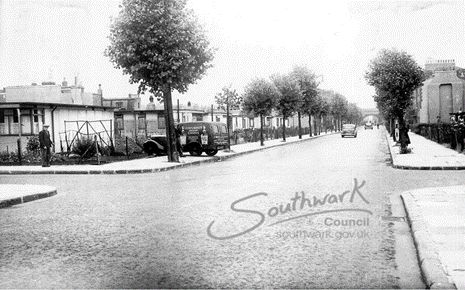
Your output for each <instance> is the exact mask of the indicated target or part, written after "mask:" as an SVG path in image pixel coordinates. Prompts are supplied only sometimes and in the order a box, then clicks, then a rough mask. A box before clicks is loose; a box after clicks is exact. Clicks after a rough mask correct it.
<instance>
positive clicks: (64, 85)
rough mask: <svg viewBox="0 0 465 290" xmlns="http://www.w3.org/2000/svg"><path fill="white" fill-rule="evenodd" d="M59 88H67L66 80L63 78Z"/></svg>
mask: <svg viewBox="0 0 465 290" xmlns="http://www.w3.org/2000/svg"><path fill="white" fill-rule="evenodd" d="M61 86H62V87H67V86H68V82H67V81H66V78H63V82H61Z"/></svg>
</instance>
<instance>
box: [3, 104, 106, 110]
mask: <svg viewBox="0 0 465 290" xmlns="http://www.w3.org/2000/svg"><path fill="white" fill-rule="evenodd" d="M8 106H9V107H10V108H11V107H12V106H13V107H14V108H21V107H25V106H42V107H48V106H58V107H74V108H93V109H105V110H107V109H108V110H114V108H113V107H110V106H96V105H82V104H65V103H43V102H4V103H0V108H6V107H8Z"/></svg>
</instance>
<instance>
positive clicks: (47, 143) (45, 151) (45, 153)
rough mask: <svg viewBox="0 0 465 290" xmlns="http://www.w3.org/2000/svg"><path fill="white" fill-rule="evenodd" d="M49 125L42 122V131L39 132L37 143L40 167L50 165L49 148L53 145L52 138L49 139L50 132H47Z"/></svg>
mask: <svg viewBox="0 0 465 290" xmlns="http://www.w3.org/2000/svg"><path fill="white" fill-rule="evenodd" d="M48 127H49V125H47V124H44V126H43V129H42V131H40V132H39V145H40V152H41V154H42V167H50V157H51V151H50V148H51V147H52V145H53V142H52V139H50V132H48Z"/></svg>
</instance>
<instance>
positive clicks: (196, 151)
mask: <svg viewBox="0 0 465 290" xmlns="http://www.w3.org/2000/svg"><path fill="white" fill-rule="evenodd" d="M189 154H190V155H192V156H200V155H202V147H200V145H199V144H194V145H191V146H190V148H189Z"/></svg>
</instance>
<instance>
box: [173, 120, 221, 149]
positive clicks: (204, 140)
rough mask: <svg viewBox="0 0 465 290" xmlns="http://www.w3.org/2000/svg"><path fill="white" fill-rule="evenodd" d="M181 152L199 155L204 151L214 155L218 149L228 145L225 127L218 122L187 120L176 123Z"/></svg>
mask: <svg viewBox="0 0 465 290" xmlns="http://www.w3.org/2000/svg"><path fill="white" fill-rule="evenodd" d="M178 130H179V132H181V136H180V139H181V140H180V142H181V146H182V151H183V152H186V151H187V152H189V153H190V155H192V156H200V155H202V153H203V152H205V153H206V154H207V155H208V156H214V155H216V153H218V150H220V149H226V148H228V147H229V142H228V133H227V127H226V124H224V123H218V122H188V123H181V124H179V125H178Z"/></svg>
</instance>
